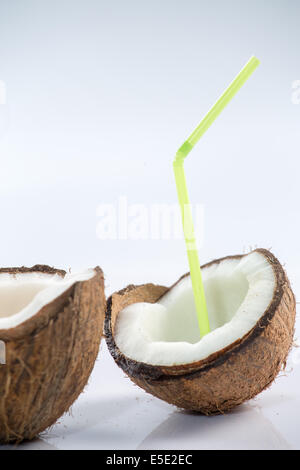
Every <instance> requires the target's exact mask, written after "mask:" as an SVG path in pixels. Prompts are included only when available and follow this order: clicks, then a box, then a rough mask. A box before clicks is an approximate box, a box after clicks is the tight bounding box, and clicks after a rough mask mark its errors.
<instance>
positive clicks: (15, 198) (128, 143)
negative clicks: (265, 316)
mask: <svg viewBox="0 0 300 470" xmlns="http://www.w3.org/2000/svg"><path fill="white" fill-rule="evenodd" d="M299 15H300V2H296V1H295V0H286V1H282V0H265V1H264V2H262V1H261V0H251V1H250V0H249V1H248V0H247V1H243V2H241V1H239V0H227V1H226V2H224V0H211V1H210V2H207V1H204V0H203V1H202V0H201V1H200V0H186V1H184V2H183V1H181V2H179V1H176V2H175V1H174V0H164V1H163V2H162V1H161V0H152V1H151V2H145V1H143V2H141V1H140V0H129V1H126V2H124V0H111V1H104V0H85V1H84V2H83V1H82V0H64V1H61V0H51V1H50V0H44V1H43V2H41V1H37V0H27V1H26V2H24V1H23V0H15V1H14V2H8V1H7V2H4V1H2V2H0V57H1V67H0V80H1V81H4V82H5V84H6V96H7V103H6V104H5V105H3V104H0V155H1V172H0V173H1V175H0V177H1V184H0V214H1V233H0V239H1V247H2V249H1V265H2V266H13V265H16V266H20V265H25V266H31V265H33V264H36V263H39V264H41V263H46V264H49V265H52V266H56V267H61V268H67V269H68V268H69V267H72V268H74V269H76V268H79V267H94V266H95V265H100V266H101V267H102V268H103V270H104V273H105V277H106V288H107V293H108V294H109V293H111V292H112V291H114V290H118V289H121V288H123V287H124V286H125V285H127V284H130V283H134V284H137V283H143V282H155V283H159V284H163V285H171V284H172V283H173V282H174V281H176V280H177V279H178V278H179V277H180V276H181V275H182V274H184V273H185V272H186V271H187V270H188V268H187V260H186V252H185V246H184V242H183V241H182V240H171V241H168V240H138V241H136V240H111V241H101V240H99V239H98V238H97V236H96V228H97V223H98V221H99V218H98V217H97V207H98V206H99V205H100V204H103V203H113V204H115V205H117V204H118V201H119V197H120V195H121V196H125V197H126V198H127V200H128V203H129V204H137V203H142V204H145V205H146V207H150V204H151V203H171V204H174V203H176V202H177V195H176V188H175V182H174V178H173V173H172V159H173V156H174V154H175V152H176V150H177V148H178V147H179V146H180V145H181V144H182V142H183V140H184V138H185V137H186V136H187V135H188V134H189V133H190V132H191V131H192V129H193V128H194V127H195V126H196V125H197V123H198V122H199V120H200V118H201V117H202V116H203V115H204V114H205V113H206V112H207V111H208V109H209V108H210V106H211V105H212V104H213V103H214V102H215V100H216V99H217V98H218V96H219V95H220V93H222V92H223V90H224V88H225V86H227V85H228V84H229V83H230V82H231V80H232V79H233V77H234V76H235V75H236V74H237V73H238V71H239V70H240V69H241V67H242V66H243V65H244V63H245V62H246V61H247V60H248V58H249V57H250V56H251V55H252V54H253V53H254V54H256V55H257V56H258V57H259V58H260V59H261V66H260V67H259V68H258V69H257V71H256V72H255V74H254V75H253V76H252V77H251V79H250V80H249V82H248V83H247V85H245V87H243V89H242V90H241V91H240V92H239V94H238V95H237V96H236V97H235V99H234V100H233V102H232V103H231V104H230V105H229V106H228V107H227V109H226V111H224V113H223V114H222V116H220V117H219V118H218V121H217V122H216V123H215V124H214V126H213V127H212V128H211V129H210V130H209V132H208V133H207V135H205V137H204V138H203V139H202V141H201V142H199V144H198V146H197V148H195V149H194V150H193V152H192V153H191V155H190V156H189V158H188V160H187V162H186V175H187V182H188V187H189V189H190V198H191V201H192V203H194V204H195V203H202V204H203V205H204V210H205V219H204V222H205V227H204V236H205V239H204V244H203V246H202V247H201V249H200V259H201V262H203V263H204V262H207V261H210V260H211V259H213V258H219V257H221V256H226V255H230V254H236V253H241V252H244V251H245V250H248V248H249V247H250V246H261V247H265V248H270V247H272V251H273V252H274V254H275V256H277V257H278V258H279V260H280V261H281V262H282V263H285V267H286V269H287V272H288V275H289V277H290V279H291V281H292V285H293V288H294V290H295V293H296V295H297V294H300V251H299V230H300V214H299V200H300V185H299V172H300V159H299V126H300V105H296V104H293V101H294V102H295V100H292V93H293V90H292V84H293V83H294V82H295V80H299V79H300V77H299V75H300V72H299V43H300V29H299ZM1 99H2V101H1ZM2 102H3V96H2V98H1V97H0V103H2ZM291 366H293V368H294V370H293V372H292V373H291V374H288V376H287V377H282V378H280V379H278V380H277V382H276V384H274V385H273V386H272V388H271V389H270V390H268V391H266V392H264V393H263V394H262V395H261V396H260V397H259V398H257V400H255V401H251V402H250V403H249V404H247V405H244V406H242V407H240V408H238V409H237V410H236V411H235V412H234V413H232V414H230V415H226V416H219V417H214V418H205V417H201V416H195V415H189V414H186V413H182V412H178V411H176V410H175V409H174V408H172V407H171V406H169V405H167V404H165V403H162V402H160V401H158V400H156V399H154V398H152V397H150V396H149V395H146V394H145V393H144V392H143V391H141V390H139V389H138V388H137V387H134V386H133V385H132V384H131V383H130V382H129V380H128V379H126V378H124V377H123V374H122V373H121V371H119V370H118V369H117V367H116V366H115V365H114V363H113V361H112V360H111V358H110V357H109V355H108V354H107V351H106V349H105V347H104V346H103V347H102V351H101V353H100V355H99V360H98V362H97V365H96V368H95V370H94V373H93V375H92V377H91V380H90V385H89V387H88V388H87V390H86V392H85V393H84V394H83V395H82V396H81V397H80V398H79V400H78V401H77V403H76V404H75V405H74V407H73V409H72V416H68V415H67V416H66V417H64V418H62V419H61V420H60V423H59V424H57V425H56V426H55V427H54V428H53V429H52V430H51V431H49V432H47V433H45V435H44V436H43V437H41V438H40V440H38V441H36V442H34V443H30V444H24V445H23V446H22V447H21V448H25V449H30V448H58V449H63V448H76V449H77V448H101V447H102V448H115V449H117V448H139V447H140V448H142V447H143V448H145V447H156V448H158V447H173V448H184V447H186V448H193V447H194V448H240V447H242V448H254V447H257V448H282V447H283V448H285V447H289V446H290V447H294V448H300V433H299V423H300V399H299V390H300V354H298V353H297V354H296V353H295V356H294V362H292V364H290V366H289V368H290V367H291ZM11 448H12V449H14V447H11Z"/></svg>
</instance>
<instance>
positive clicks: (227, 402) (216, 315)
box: [105, 249, 295, 414]
mask: <svg viewBox="0 0 300 470" xmlns="http://www.w3.org/2000/svg"><path fill="white" fill-rule="evenodd" d="M202 275H203V283H204V288H205V293H206V300H207V307H208V314H209V320H210V326H211V332H210V333H209V334H208V335H206V336H204V337H203V338H200V335H199V328H198V324H197V316H196V311H195V307H194V299H193V292H192V286H191V280H190V276H189V274H187V275H185V276H183V277H182V278H181V279H180V280H179V281H178V282H177V283H176V284H174V285H173V286H172V287H171V288H170V289H167V288H165V287H162V286H155V285H153V284H147V285H144V286H129V287H128V288H126V289H124V290H123V291H121V292H119V293H116V294H114V295H113V296H112V297H111V298H110V299H109V300H108V306H107V312H106V322H105V334H106V336H107V343H108V346H109V349H110V351H111V353H112V355H113V357H114V359H115V360H116V362H117V364H118V365H119V366H120V367H121V368H122V369H123V370H124V371H125V372H126V373H127V374H128V375H129V377H130V378H131V379H132V380H133V381H134V382H135V383H137V384H138V385H140V386H141V387H143V388H144V389H145V390H146V391H148V392H150V393H152V394H153V395H155V396H157V397H159V398H162V399H164V400H166V401H168V402H169V403H172V404H175V405H177V406H179V407H182V408H186V409H190V410H196V411H200V412H203V413H205V414H213V413H218V412H224V411H226V410H229V409H230V408H232V407H234V406H235V405H237V404H239V403H242V402H244V401H245V400H247V399H249V398H252V397H253V396H255V395H256V394H257V393H259V392H260V391H262V390H263V389H264V388H265V387H267V386H268V385H269V384H270V383H271V382H272V380H273V379H274V378H275V376H276V375H277V373H278V372H279V370H280V368H281V366H282V365H283V364H284V363H285V360H286V356H287V354H288V351H289V349H290V347H291V344H292V339H293V333H294V321H295V299H294V296H293V293H292V291H291V288H290V285H289V282H288V280H287V277H286V275H285V272H284V270H283V268H282V267H281V265H280V263H279V261H278V260H277V259H276V258H275V257H274V256H273V255H272V254H271V253H270V252H269V251H267V250H264V249H258V250H255V251H253V252H251V253H249V254H247V255H239V256H231V257H226V258H222V259H220V260H216V261H213V262H211V263H209V264H207V265H205V266H203V267H202Z"/></svg>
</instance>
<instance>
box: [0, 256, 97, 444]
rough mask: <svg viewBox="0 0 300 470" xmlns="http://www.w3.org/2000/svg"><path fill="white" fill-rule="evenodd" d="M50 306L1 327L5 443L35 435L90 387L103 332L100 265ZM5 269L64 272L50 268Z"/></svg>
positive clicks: (0, 409) (0, 415)
mask: <svg viewBox="0 0 300 470" xmlns="http://www.w3.org/2000/svg"><path fill="white" fill-rule="evenodd" d="M94 271H95V275H94V276H93V277H92V278H91V279H89V280H87V281H83V282H76V283H75V284H73V285H72V286H71V287H70V288H69V289H68V290H66V291H65V292H63V294H61V295H60V296H59V297H57V298H55V299H54V300H53V301H52V302H51V303H49V304H47V305H45V306H44V307H43V308H42V309H41V310H40V311H39V312H37V313H36V315H34V316H33V317H31V318H30V319H28V320H26V321H24V323H22V324H20V325H18V326H17V327H15V328H12V329H6V330H0V340H2V341H4V342H5V346H6V364H4V365H0V442H2V443H8V442H14V441H16V442H20V441H22V440H24V439H26V440H27V439H33V438H34V437H35V436H36V435H37V434H39V433H41V432H42V431H44V430H45V429H46V428H47V427H49V426H51V425H52V424H54V423H55V422H56V420H57V419H58V418H59V417H60V416H61V415H62V414H63V413H65V412H66V411H67V410H68V409H69V407H70V406H71V405H72V403H73V402H74V401H75V400H76V398H77V397H78V395H79V394H80V393H81V392H82V390H83V388H84V386H85V385H86V383H87V381H88V379H89V376H90V374H91V371H92V369H93V366H94V363H95V360H96V357H97V353H98V349H99V344H100V339H101V335H102V331H103V321H104V313H105V296H104V279H103V273H102V271H101V269H100V268H98V267H97V268H95V270H94ZM0 272H8V273H12V274H13V273H27V272H42V273H49V274H59V275H60V276H62V277H64V275H65V274H66V273H65V271H61V270H56V269H53V268H50V267H48V266H41V265H37V266H34V267H33V268H8V269H1V270H0Z"/></svg>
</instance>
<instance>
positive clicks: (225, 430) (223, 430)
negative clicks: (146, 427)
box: [138, 404, 291, 450]
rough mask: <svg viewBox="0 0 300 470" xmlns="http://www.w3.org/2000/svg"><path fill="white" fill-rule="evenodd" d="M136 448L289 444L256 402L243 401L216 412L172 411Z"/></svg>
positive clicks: (255, 447)
mask: <svg viewBox="0 0 300 470" xmlns="http://www.w3.org/2000/svg"><path fill="white" fill-rule="evenodd" d="M162 443H163V445H162ZM138 449H139V450H142V449H173V450H176V449H200V450H204V449H208V450H226V449H230V450H233V449H234V450H235V449H236V450H243V449H249V450H267V449H270V450H288V449H291V446H290V445H289V443H288V442H287V441H286V440H285V439H284V437H283V436H282V435H281V434H280V433H279V432H278V431H277V429H276V428H275V427H274V426H273V425H272V423H271V422H270V421H269V420H268V419H267V418H265V417H264V415H263V413H262V412H261V410H260V409H259V408H258V407H257V406H255V405H249V404H244V405H241V406H239V407H238V408H236V409H235V410H233V411H231V412H230V413H228V414H225V415H216V416H204V415H200V414H197V413H192V412H186V411H175V412H174V413H173V414H172V415H171V416H170V417H169V418H168V419H166V421H164V422H163V423H162V424H160V425H159V426H158V427H157V428H156V429H154V430H153V431H152V432H151V433H150V434H149V435H148V436H147V437H146V439H144V440H143V441H142V443H141V444H140V445H139V447H138Z"/></svg>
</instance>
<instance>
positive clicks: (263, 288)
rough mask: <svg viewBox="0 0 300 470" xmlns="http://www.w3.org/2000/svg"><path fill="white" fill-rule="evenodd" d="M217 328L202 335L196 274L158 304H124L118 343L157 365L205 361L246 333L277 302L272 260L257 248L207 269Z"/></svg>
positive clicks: (126, 352) (213, 321)
mask: <svg viewBox="0 0 300 470" xmlns="http://www.w3.org/2000/svg"><path fill="white" fill-rule="evenodd" d="M202 276H203V284H204V290H205V296H206V302H207V309H208V316H209V323H210V328H211V332H210V333H208V334H207V335H205V336H204V337H203V338H201V337H200V333H199V327H198V322H197V315H196V309H195V304H194V297H193V290H192V284H191V278H190V276H186V277H184V278H183V279H181V280H180V281H179V282H178V283H177V284H176V285H175V286H174V287H173V288H172V289H170V290H169V291H168V292H167V293H166V294H165V295H164V296H163V297H162V298H161V300H159V301H158V302H156V303H154V304H150V303H145V302H140V303H135V304H131V305H129V306H128V307H126V308H124V309H123V310H122V311H121V312H120V313H119V315H118V318H117V322H116V326H115V333H114V336H115V342H116V345H117V346H118V348H119V350H120V351H121V352H122V353H123V354H124V355H125V356H127V357H128V358H131V359H134V360H136V361H139V362H144V363H147V364H152V365H165V366H171V365H180V364H188V363H192V362H197V361H200V360H203V359H205V358H207V357H208V356H210V355H211V354H213V353H215V352H217V351H220V350H222V349H223V348H225V347H227V346H229V345H230V344H232V343H234V342H235V341H236V340H238V339H240V338H242V337H243V336H245V335H246V334H247V333H248V332H249V331H250V330H251V329H252V328H253V327H254V326H255V324H256V323H257V322H258V320H259V319H260V318H261V317H262V315H263V314H264V312H265V311H266V309H267V308H268V306H269V304H270V303H271V301H272V298H273V294H274V289H275V282H276V280H275V275H274V272H273V269H272V267H271V265H270V264H269V263H268V261H267V259H266V258H265V257H264V256H263V255H262V254H260V253H259V252H252V253H250V254H249V255H246V256H244V257H242V258H240V259H225V260H223V261H221V262H220V263H216V264H212V265H211V266H208V267H207V268H204V269H203V270H202Z"/></svg>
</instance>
